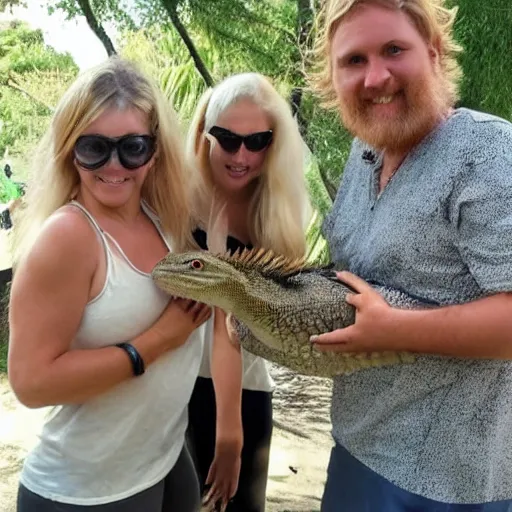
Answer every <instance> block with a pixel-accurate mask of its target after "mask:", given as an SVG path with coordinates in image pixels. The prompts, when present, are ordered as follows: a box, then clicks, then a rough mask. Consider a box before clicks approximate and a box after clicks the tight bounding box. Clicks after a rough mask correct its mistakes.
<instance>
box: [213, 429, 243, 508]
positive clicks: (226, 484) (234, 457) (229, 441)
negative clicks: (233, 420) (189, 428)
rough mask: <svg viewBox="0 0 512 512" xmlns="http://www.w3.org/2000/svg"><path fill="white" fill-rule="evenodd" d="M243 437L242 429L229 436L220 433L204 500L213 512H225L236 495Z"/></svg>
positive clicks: (232, 432)
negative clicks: (214, 511) (208, 487)
mask: <svg viewBox="0 0 512 512" xmlns="http://www.w3.org/2000/svg"><path fill="white" fill-rule="evenodd" d="M242 437H243V435H242V431H241V428H240V429H235V430H234V431H233V430H232V431H231V432H230V433H229V435H226V436H224V435H223V434H222V433H219V435H218V436H217V440H216V443H215V456H214V458H213V462H212V464H211V466H210V470H209V471H208V476H207V478H206V482H205V483H206V485H207V486H208V485H209V486H210V489H209V490H208V492H207V494H206V496H205V497H204V499H203V504H205V505H206V506H207V507H209V508H210V509H211V510H220V511H221V512H224V511H225V510H226V507H227V505H228V502H229V500H230V499H231V498H232V497H233V496H234V495H235V493H236V490H237V488H238V478H239V476H240V465H241V452H242V444H243V440H242ZM216 507H219V508H216Z"/></svg>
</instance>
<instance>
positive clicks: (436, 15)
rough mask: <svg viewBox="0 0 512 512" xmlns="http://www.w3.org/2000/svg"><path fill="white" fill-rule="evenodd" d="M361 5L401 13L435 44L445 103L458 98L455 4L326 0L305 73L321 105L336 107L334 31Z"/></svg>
mask: <svg viewBox="0 0 512 512" xmlns="http://www.w3.org/2000/svg"><path fill="white" fill-rule="evenodd" d="M361 5H379V6H382V7H385V8H388V9H396V10H400V11H402V12H404V13H405V14H406V15H407V16H409V18H410V19H411V20H412V22H413V23H414V25H415V27H416V28H417V30H418V32H419V33H420V34H421V36H422V37H423V39H424V40H425V42H427V43H428V44H435V45H436V46H437V47H438V48H439V49H440V56H439V57H440V65H441V74H442V76H441V79H442V81H443V89H444V92H445V94H446V101H447V103H448V104H449V105H450V106H451V105H453V104H454V103H455V102H456V101H457V99H458V98H459V81H460V79H461V78H462V71H461V68H460V66H459V64H458V62H457V54H458V53H459V52H460V51H462V48H461V46H459V44H458V43H457V42H456V41H455V39H454V36H453V25H454V22H455V17H456V14H457V7H453V8H452V9H448V8H446V7H445V6H444V0H327V1H326V3H325V5H324V8H323V9H322V10H321V11H320V12H319V14H318V17H317V20H316V25H317V36H316V40H315V47H314V58H315V63H314V69H313V71H312V72H311V73H310V76H309V83H310V85H311V88H312V89H313V90H314V91H315V92H316V93H317V94H318V95H319V96H320V98H321V100H322V103H323V105H324V106H326V107H328V108H335V107H336V106H337V103H336V94H335V92H334V88H333V84H332V73H333V69H332V62H331V44H332V40H333V37H334V33H335V32H336V29H337V28H338V26H339V24H340V23H341V22H342V20H343V19H344V18H345V16H347V15H348V14H349V13H350V12H352V11H353V10H354V9H355V8H356V7H358V6H361Z"/></svg>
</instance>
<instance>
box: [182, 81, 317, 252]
mask: <svg viewBox="0 0 512 512" xmlns="http://www.w3.org/2000/svg"><path fill="white" fill-rule="evenodd" d="M240 100H249V101H251V102H253V103H254V104H255V105H258V106H259V107H260V108H261V109H262V110H263V111H264V112H265V113H266V114H267V115H268V117H269V119H270V120H271V129H272V130H273V140H272V144H271V146H270V147H269V148H268V149H267V153H266V155H265V161H264V163H263V171H262V173H261V176H260V177H259V178H257V179H258V184H257V187H256V190H255V192H254V195H253V197H252V201H251V205H250V212H249V217H248V218H249V219H250V220H251V221H252V224H251V225H250V226H249V231H250V232H249V235H250V237H251V242H252V244H253V245H255V246H258V247H264V248H266V249H272V250H274V251H275V252H277V253H279V254H282V255H284V256H287V257H290V258H295V257H302V256H304V255H305V253H306V239H305V229H306V225H307V222H308V220H309V218H310V215H311V207H310V203H309V197H308V192H307V188H306V180H305V162H306V158H305V145H304V142H303V140H302V137H301V135H300V132H299V129H298V126H297V122H296V121H295V119H294V118H293V116H292V113H291V110H290V107H289V105H288V104H287V102H286V101H285V100H284V99H283V97H282V96H281V95H280V94H279V93H278V92H277V91H276V89H275V88H274V87H273V86H272V84H271V83H270V82H269V81H268V80H267V79H266V78H265V77H264V76H262V75H260V74H258V73H241V74H238V75H232V76H230V77H228V78H226V79H225V80H223V81H222V82H220V83H219V84H218V85H217V86H216V87H214V88H213V89H209V90H207V91H206V92H205V93H204V94H203V96H202V98H201V100H200V101H199V104H198V106H197V109H196V111H195V114H194V117H193V119H192V122H191V125H190V128H189V135H188V142H187V155H188V157H189V159H190V165H191V166H194V167H195V169H196V180H195V181H196V183H195V198H194V200H195V206H196V208H197V211H196V222H197V223H198V224H200V225H202V226H203V227H204V228H205V229H206V228H207V225H208V221H209V220H210V219H209V218H208V216H209V215H210V211H211V204H212V201H213V199H214V197H215V184H214V182H213V176H212V171H211V167H210V142H209V141H207V139H206V137H205V132H206V131H208V130H209V129H210V128H211V127H212V126H213V125H214V124H215V122H216V121H217V119H218V117H219V116H220V115H221V114H222V113H223V112H224V111H225V110H226V109H227V108H228V107H230V106H231V105H234V104H235V103H237V102H238V101H240Z"/></svg>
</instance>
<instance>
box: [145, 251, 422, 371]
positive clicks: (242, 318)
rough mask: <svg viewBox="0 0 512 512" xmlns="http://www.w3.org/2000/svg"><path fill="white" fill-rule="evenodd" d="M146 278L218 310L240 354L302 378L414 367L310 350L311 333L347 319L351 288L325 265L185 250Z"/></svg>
mask: <svg viewBox="0 0 512 512" xmlns="http://www.w3.org/2000/svg"><path fill="white" fill-rule="evenodd" d="M152 278H153V279H154V281H155V282H156V284H157V285H158V286H159V287H160V288H161V289H162V290H164V291H165V292H167V293H169V294H170V295H173V296H177V297H184V298H188V299H193V300H196V301H199V302H202V303H205V304H208V305H210V306H217V307H219V308H221V309H222V310H224V311H226V312H227V313H228V319H229V321H230V322H231V328H232V329H233V330H234V331H235V332H236V334H237V337H238V340H239V342H240V344H241V346H242V347H243V348H244V349H245V350H247V351H248V352H251V353H253V354H255V355H257V356H261V357H263V358H264V359H267V360H269V361H272V362H275V363H277V364H280V365H282V366H285V367H287V368H290V369H292V370H294V371H296V372H298V373H301V374H304V375H315V376H320V377H333V376H335V375H340V374H348V373H352V372H354V371H356V370H360V369H364V368H369V367H372V366H383V365H390V364H398V363H411V362H413V361H414V356H413V355H412V354H410V353H403V352H400V353H397V352H379V353H377V352H374V353H357V354H353V353H352V354H349V353H337V352H320V351H318V350H316V349H315V348H314V346H313V345H312V344H311V342H310V341H309V338H310V336H311V335H314V334H320V333H324V332H328V331H333V330H335V329H339V328H342V327H347V326H349V325H351V324H353V323H354V321H355V310H354V307H353V306H351V305H350V304H348V303H347V302H346V301H345V296H346V294H347V293H348V292H350V291H351V290H349V288H347V286H346V285H344V284H342V283H341V282H340V281H338V280H337V278H336V274H335V271H334V270H333V269H332V268H329V267H322V268H319V267H313V266H309V265H307V264H305V262H304V260H294V261H291V260H288V259H286V258H284V257H283V256H277V255H275V254H274V253H273V252H272V251H265V250H263V249H259V250H258V249H253V250H250V251H248V250H244V251H242V252H239V253H237V254H235V255H232V256H230V255H214V254H212V253H209V252H202V251H190V252H185V253H170V254H168V255H167V256H166V257H165V258H164V259H163V260H161V261H160V262H159V263H158V264H157V265H156V266H155V268H154V270H153V272H152ZM375 289H376V290H377V291H378V292H379V293H380V294H381V295H382V296H383V297H384V299H385V300H386V301H387V302H388V303H389V304H390V305H392V306H394V307H398V308H403V309H411V308H419V307H422V304H421V303H420V302H419V301H417V300H415V299H412V298H410V297H409V296H407V295H405V294H404V293H402V292H399V291H396V290H391V289H388V288H385V287H375ZM423 307H425V305H423Z"/></svg>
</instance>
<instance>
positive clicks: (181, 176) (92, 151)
mask: <svg viewBox="0 0 512 512" xmlns="http://www.w3.org/2000/svg"><path fill="white" fill-rule="evenodd" d="M178 133H179V127H178V123H177V122H176V118H175V115H174V113H173V111H172V110H171V109H170V107H169V106H168V105H167V104H166V102H165V101H164V100H163V99H162V98H161V96H160V94H159V92H158V90H157V89H156V88H155V87H154V86H153V85H152V84H150V82H148V80H147V79H146V78H145V77H144V76H142V75H141V74H140V73H139V72H138V71H137V70H136V69H135V68H134V67H133V66H131V65H130V64H128V63H127V62H123V61H122V60H119V59H111V60H108V61H106V62H104V63H103V64H101V65H100V66H98V67H96V68H95V69H92V70H90V71H88V72H86V73H84V74H83V75H81V76H80V77H79V78H78V79H77V81H76V82H75V83H74V84H73V85H72V86H71V87H70V89H69V90H68V91H67V92H66V93H65V95H64V96H63V98H62V99H61V101H60V103H59V105H58V107H57V109H56V111H55V114H54V116H53V119H52V121H51V125H50V128H49V130H48V133H47V134H46V137H45V138H44V140H43V141H42V144H41V146H40V151H39V153H38V158H37V160H36V163H35V169H36V174H35V176H34V179H33V181H32V183H31V185H30V186H29V189H28V192H27V198H26V207H25V210H24V212H23V218H22V219H17V220H16V225H19V233H18V241H17V252H16V271H15V275H14V281H13V285H12V294H11V302H10V346H9V379H10V383H11V385H12V388H13V390H14V392H15V393H16V395H17V397H18V398H19V400H20V401H21V402H22V403H23V404H25V405H26V406H28V407H32V408H36V407H43V406H55V408H54V410H53V411H52V413H51V414H50V415H49V417H48V420H47V422H46V423H45V425H44V427H43V429H42V432H41V434H40V442H39V443H38V444H37V446H36V447H35V448H34V449H33V450H32V452H31V453H30V454H29V455H28V457H27V459H26V461H25V463H24V467H23V470H22V472H21V480H20V488H19V494H18V512H35V511H37V512H53V511H59V512H68V511H79V510H86V509H89V508H91V509H94V510H95V511H98V512H101V511H108V512H118V511H119V512H121V511H122V512H131V511H133V512H135V511H137V512H140V511H142V510H143V511H144V512H164V511H166V512H167V511H169V512H170V511H173V512H174V511H176V510H179V511H180V512H182V511H183V512H195V511H197V510H198V508H199V506H200V505H199V504H200V501H199V499H200V497H199V487H198V482H197V477H196V475H195V472H194V468H193V464H192V461H191V458H190V456H189V454H188V452H187V449H186V448H185V446H184V436H185V430H186V422H187V420H186V417H187V411H186V407H187V403H188V400H189V397H190V395H191V393H192V388H193V385H194V381H195V377H196V375H197V372H198V368H199V364H200V360H201V353H202V348H203V335H204V326H203V325H202V324H203V323H204V321H205V320H206V319H207V318H208V316H209V314H210V312H209V311H208V309H207V308H206V307H204V306H201V305H197V304H193V303H188V302H185V301H180V300H169V298H168V297H167V296H165V295H164V294H163V293H161V292H160V291H159V290H158V289H157V288H156V286H155V285H154V284H153V282H152V280H151V277H150V272H151V270H152V268H153V266H154V265H155V263H156V262H157V261H158V260H160V259H161V258H162V257H164V256H165V255H166V254H167V253H168V252H169V251H171V250H172V251H176V250H182V249H183V248H184V247H185V246H186V245H187V239H188V238H189V232H190V228H189V225H190V223H189V219H190V214H189V208H188V200H187V194H186V189H187V187H186V186H185V180H186V176H187V171H186V168H185V164H184V161H183V158H182V155H181V153H180V145H181V140H180V137H179V136H178ZM200 326H201V327H200Z"/></svg>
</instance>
